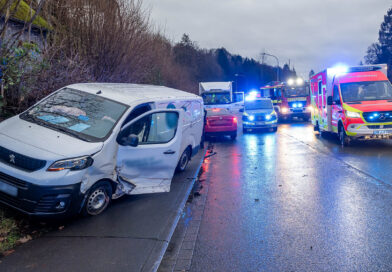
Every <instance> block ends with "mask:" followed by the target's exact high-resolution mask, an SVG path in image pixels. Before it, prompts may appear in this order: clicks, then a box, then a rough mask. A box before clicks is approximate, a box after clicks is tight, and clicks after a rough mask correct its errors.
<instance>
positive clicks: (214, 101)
mask: <svg viewBox="0 0 392 272" xmlns="http://www.w3.org/2000/svg"><path fill="white" fill-rule="evenodd" d="M202 97H203V100H204V105H220V104H230V103H231V98H230V93H229V92H220V93H204V94H202Z"/></svg>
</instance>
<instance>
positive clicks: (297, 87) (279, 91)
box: [260, 78, 311, 121]
mask: <svg viewBox="0 0 392 272" xmlns="http://www.w3.org/2000/svg"><path fill="white" fill-rule="evenodd" d="M260 89H261V92H262V96H263V97H269V98H271V100H272V102H273V103H274V107H275V111H276V112H277V113H278V115H279V119H280V120H287V119H293V117H296V118H301V119H302V120H304V121H309V120H310V116H311V107H310V92H309V84H307V83H306V82H305V81H304V80H303V79H302V78H291V79H289V80H287V82H271V83H270V84H268V85H266V86H264V87H261V88H260Z"/></svg>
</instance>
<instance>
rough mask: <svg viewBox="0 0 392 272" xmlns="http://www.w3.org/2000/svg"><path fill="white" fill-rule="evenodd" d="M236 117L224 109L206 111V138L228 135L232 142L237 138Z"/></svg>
mask: <svg viewBox="0 0 392 272" xmlns="http://www.w3.org/2000/svg"><path fill="white" fill-rule="evenodd" d="M237 123H238V120H237V116H236V115H233V114H232V113H230V112H229V111H227V110H226V109H220V108H214V109H208V110H207V122H206V125H205V128H204V131H205V135H206V137H208V136H224V135H228V136H230V137H231V139H232V140H235V138H236V137H237Z"/></svg>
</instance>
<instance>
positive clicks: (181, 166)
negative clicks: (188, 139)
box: [177, 148, 191, 172]
mask: <svg viewBox="0 0 392 272" xmlns="http://www.w3.org/2000/svg"><path fill="white" fill-rule="evenodd" d="M190 158H191V151H190V149H189V148H187V149H185V151H184V153H182V155H181V157H180V160H179V161H178V165H177V172H184V171H185V169H186V167H187V166H188V163H189V160H190Z"/></svg>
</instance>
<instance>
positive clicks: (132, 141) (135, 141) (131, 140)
mask: <svg viewBox="0 0 392 272" xmlns="http://www.w3.org/2000/svg"><path fill="white" fill-rule="evenodd" d="M127 145H129V146H133V147H137V146H138V145H139V137H138V136H137V135H135V134H131V135H129V136H128V139H127Z"/></svg>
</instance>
